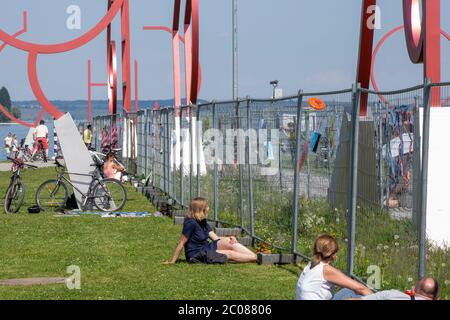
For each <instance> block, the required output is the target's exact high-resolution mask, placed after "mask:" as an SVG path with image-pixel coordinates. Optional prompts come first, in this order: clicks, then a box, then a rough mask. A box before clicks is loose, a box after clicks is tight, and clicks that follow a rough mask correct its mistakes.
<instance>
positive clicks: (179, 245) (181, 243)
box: [168, 234, 189, 264]
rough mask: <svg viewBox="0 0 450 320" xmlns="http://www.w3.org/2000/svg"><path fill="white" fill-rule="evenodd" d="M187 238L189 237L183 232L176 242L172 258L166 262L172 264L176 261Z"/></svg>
mask: <svg viewBox="0 0 450 320" xmlns="http://www.w3.org/2000/svg"><path fill="white" fill-rule="evenodd" d="M188 240H189V239H188V238H187V237H186V236H185V235H184V234H182V235H181V237H180V241H179V242H178V245H177V247H176V248H175V252H174V253H173V256H172V259H171V260H170V261H169V262H168V264H174V263H175V262H177V260H178V257H179V256H180V253H181V250H183V247H184V245H185V244H186V242H187V241H188Z"/></svg>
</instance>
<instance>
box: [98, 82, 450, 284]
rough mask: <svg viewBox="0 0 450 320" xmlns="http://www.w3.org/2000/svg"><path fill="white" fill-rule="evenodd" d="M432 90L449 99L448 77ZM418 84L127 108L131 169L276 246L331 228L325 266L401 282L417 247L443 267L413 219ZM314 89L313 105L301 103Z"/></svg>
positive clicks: (300, 244)
mask: <svg viewBox="0 0 450 320" xmlns="http://www.w3.org/2000/svg"><path fill="white" fill-rule="evenodd" d="M440 92H441V104H442V106H444V107H445V106H449V105H450V99H449V98H448V96H449V94H450V92H449V87H447V86H442V88H441V89H440ZM364 94H367V95H368V113H367V116H366V117H364V118H360V117H359V113H358V110H359V107H360V105H361V97H362V95H364ZM424 96H425V94H424V86H419V87H415V88H410V89H405V90H401V91H396V92H386V93H381V94H378V93H375V92H372V91H369V90H364V89H363V90H361V89H359V88H357V87H355V88H353V89H349V90H343V91H336V92H328V93H306V94H303V93H299V95H298V96H292V97H287V98H283V99H274V100H259V99H245V100H239V101H228V102H212V103H208V104H202V105H199V106H183V107H181V108H177V109H175V108H165V109H161V110H146V111H145V112H139V113H138V114H137V115H135V120H134V121H135V125H136V134H137V138H136V139H137V143H136V145H137V160H136V165H137V173H138V175H141V176H146V177H148V178H149V181H151V183H152V185H153V186H155V187H157V188H160V189H161V190H163V191H164V192H165V193H166V194H168V195H169V196H170V197H171V198H172V199H174V200H175V201H176V202H177V203H179V204H180V205H182V206H184V207H186V206H187V205H188V204H189V202H190V201H191V200H192V199H193V198H194V197H197V196H202V197H205V198H206V199H208V201H209V204H210V208H211V210H210V219H211V220H214V221H219V222H222V223H225V224H229V225H234V226H238V227H240V228H241V229H242V230H243V231H245V232H247V233H248V234H249V235H250V236H252V238H253V239H255V240H256V241H264V242H267V243H270V244H271V245H273V247H274V248H277V249H280V250H284V251H288V252H291V253H294V254H299V255H302V256H305V255H306V256H310V255H311V253H312V252H311V248H312V244H313V241H314V239H315V237H316V236H317V235H318V234H321V233H328V234H331V235H333V236H335V237H336V238H337V239H338V241H339V242H340V247H341V250H340V253H339V255H338V259H337V261H336V265H337V267H339V268H341V269H346V270H347V271H348V273H350V274H353V275H355V276H357V277H358V278H360V279H363V280H364V281H369V282H370V281H371V280H370V279H371V275H373V274H376V273H377V272H379V274H380V275H381V278H380V279H381V282H380V283H369V284H371V285H372V286H373V287H376V288H386V287H397V288H406V285H407V284H409V283H410V282H411V284H412V282H414V281H415V279H416V274H417V271H418V266H419V265H421V263H424V261H425V258H426V257H425V255H424V254H421V251H420V249H421V248H427V252H426V253H427V257H431V260H432V261H433V262H431V267H429V269H430V270H431V271H430V272H431V273H432V274H433V275H439V277H440V279H444V277H446V276H447V275H448V272H447V270H448V269H447V267H443V266H444V265H445V266H447V265H448V264H449V256H448V249H447V250H446V249H442V250H441V249H439V250H437V249H436V248H435V247H432V246H431V245H430V243H429V242H426V241H425V240H424V239H425V237H424V236H423V232H424V226H423V223H422V222H421V221H422V220H421V218H422V215H421V212H422V211H423V210H422V209H421V208H422V207H421V205H422V202H423V196H422V194H421V187H420V185H421V179H422V177H421V174H422V170H421V163H420V162H421V154H420V151H421V139H422V136H421V121H422V120H421V118H420V116H419V114H420V112H419V110H421V109H423V107H424V101H425V100H424ZM314 98H320V100H321V101H323V102H324V104H325V107H324V108H313V107H312V105H313V103H312V102H311V100H310V99H314ZM128 117H129V116H125V118H128ZM117 119H121V121H116V126H114V121H112V119H111V117H97V118H96V119H95V120H94V126H93V130H94V142H93V144H94V146H95V147H96V148H97V150H99V149H101V146H102V144H104V141H105V137H104V134H103V132H104V131H105V130H106V131H110V132H111V131H113V130H116V131H118V132H119V135H118V136H119V137H120V138H119V141H118V143H119V144H121V143H122V142H121V140H120V139H122V137H123V130H124V128H123V126H124V123H126V121H125V122H124V120H123V118H119V117H118V118H117ZM125 126H126V125H125ZM114 128H116V129H114ZM125 130H128V129H127V128H125ZM111 136H112V135H111V134H110V140H112V138H111ZM435 265H436V267H435ZM421 269H423V268H421ZM411 279H412V280H411Z"/></svg>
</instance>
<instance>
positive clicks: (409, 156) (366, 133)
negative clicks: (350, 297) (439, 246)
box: [353, 88, 423, 288]
mask: <svg viewBox="0 0 450 320" xmlns="http://www.w3.org/2000/svg"><path fill="white" fill-rule="evenodd" d="M368 95H369V97H368V100H369V102H368V110H369V113H368V115H367V117H366V118H365V119H361V126H360V132H359V137H360V138H359V165H358V203H357V208H356V236H355V247H354V258H353V262H354V269H353V272H354V273H355V274H356V275H357V276H359V277H361V278H362V279H365V280H366V279H368V278H369V277H370V276H371V275H372V274H375V273H377V272H379V273H380V275H381V283H373V284H372V285H373V286H375V287H384V288H386V287H396V288H401V287H402V286H404V285H405V283H407V282H408V281H412V280H411V279H414V281H415V280H416V275H417V270H418V268H417V266H418V262H419V234H418V230H419V228H418V221H419V220H418V218H417V215H418V202H417V200H418V199H420V195H419V189H418V187H419V184H418V182H419V176H420V169H419V167H418V166H419V162H418V161H420V144H419V143H420V130H419V108H421V107H423V88H412V89H408V90H404V91H400V92H395V93H386V94H375V93H372V92H371V93H369V94H368ZM411 284H412V283H411Z"/></svg>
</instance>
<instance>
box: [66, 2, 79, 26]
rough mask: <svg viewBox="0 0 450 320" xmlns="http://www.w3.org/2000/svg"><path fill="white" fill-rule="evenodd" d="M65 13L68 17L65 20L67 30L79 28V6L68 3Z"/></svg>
mask: <svg viewBox="0 0 450 320" xmlns="http://www.w3.org/2000/svg"><path fill="white" fill-rule="evenodd" d="M66 13H67V14H68V15H69V17H68V18H67V20H66V26H67V29H69V30H80V29H81V8H80V6H77V5H70V6H68V7H67V10H66Z"/></svg>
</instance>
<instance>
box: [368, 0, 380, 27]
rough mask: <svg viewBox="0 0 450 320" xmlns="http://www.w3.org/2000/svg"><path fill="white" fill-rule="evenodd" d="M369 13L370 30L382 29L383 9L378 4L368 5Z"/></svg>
mask: <svg viewBox="0 0 450 320" xmlns="http://www.w3.org/2000/svg"><path fill="white" fill-rule="evenodd" d="M366 13H367V14H369V15H370V16H369V18H368V19H367V28H368V29H370V30H374V29H376V30H380V29H381V9H380V7H379V6H377V5H372V6H369V7H367V12H366Z"/></svg>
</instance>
